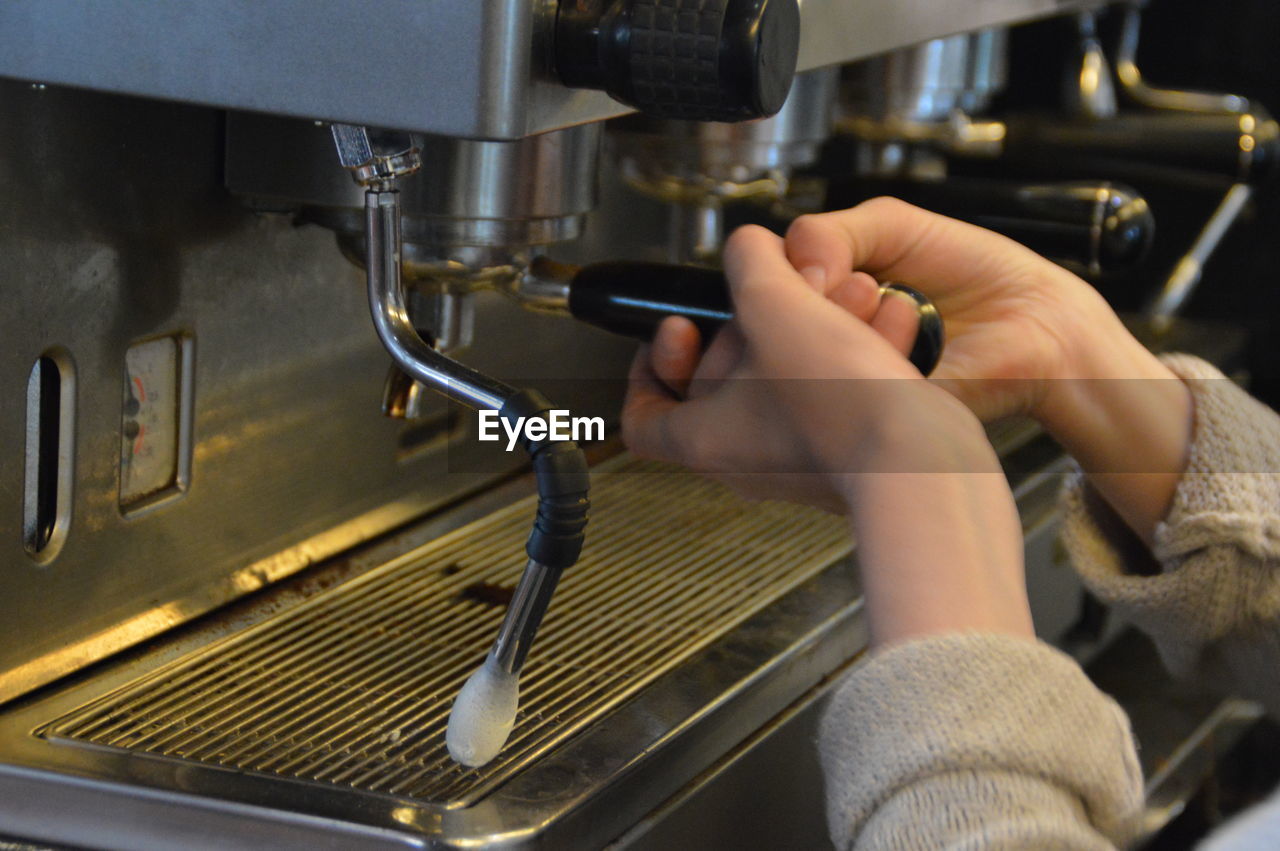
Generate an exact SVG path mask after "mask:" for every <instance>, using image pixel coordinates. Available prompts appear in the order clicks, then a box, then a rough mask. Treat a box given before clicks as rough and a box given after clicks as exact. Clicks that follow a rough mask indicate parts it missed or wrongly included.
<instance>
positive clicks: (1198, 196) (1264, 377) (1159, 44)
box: [997, 0, 1280, 407]
mask: <svg viewBox="0 0 1280 851" xmlns="http://www.w3.org/2000/svg"><path fill="white" fill-rule="evenodd" d="M1118 21H1119V15H1118V14H1115V13H1114V12H1112V13H1105V14H1104V15H1103V17H1102V19H1101V30H1100V35H1101V37H1102V39H1103V43H1104V44H1105V45H1107V47H1108V53H1110V52H1111V50H1110V47H1111V45H1113V44H1114V39H1115V35H1116V28H1117V25H1118ZM1075 39H1076V36H1075V25H1074V22H1073V21H1070V20H1055V21H1047V22H1042V23H1038V24H1033V25H1029V26H1026V27H1021V28H1018V29H1016V30H1014V32H1013V38H1012V40H1011V44H1010V59H1011V72H1012V73H1011V80H1010V86H1009V90H1008V92H1007V93H1006V95H1005V96H1004V97H1003V98H1002V99H1001V102H1000V103H998V104H997V107H998V108H1003V109H1022V108H1040V109H1043V108H1044V107H1045V106H1046V105H1047V104H1050V103H1053V102H1055V101H1057V100H1058V99H1059V98H1060V95H1059V92H1060V91H1061V86H1062V71H1061V69H1062V68H1063V67H1064V64H1063V63H1064V62H1065V61H1067V60H1068V57H1069V51H1070V50H1071V45H1072V44H1073V42H1074V41H1075ZM1138 67H1139V68H1140V69H1141V71H1142V73H1143V76H1144V78H1145V79H1146V81H1147V82H1148V83H1149V84H1151V85H1154V86H1160V87H1171V88H1187V89H1197V90H1205V91H1216V92H1230V93H1233V94H1240V95H1245V96H1247V97H1249V98H1250V99H1252V100H1254V101H1255V102H1256V103H1259V104H1261V105H1262V106H1263V107H1265V108H1266V109H1267V110H1268V111H1270V112H1271V113H1272V114H1275V113H1276V112H1277V111H1280V3H1277V2H1275V0H1216V2H1212V3H1210V2H1205V0H1152V2H1151V3H1150V4H1149V6H1148V7H1147V9H1146V11H1145V13H1144V15H1143V24H1142V38H1141V41H1140V43H1139V50H1138ZM1106 176H1107V177H1111V175H1106ZM1132 182H1133V184H1134V185H1135V186H1136V187H1137V188H1138V189H1139V190H1140V191H1142V192H1143V194H1144V195H1145V196H1146V197H1147V199H1148V200H1149V201H1150V203H1151V207H1152V210H1153V212H1154V213H1155V217H1156V233H1157V237H1156V242H1155V245H1154V246H1153V249H1152V253H1151V256H1150V257H1149V258H1148V259H1147V260H1146V261H1145V262H1144V264H1143V266H1142V268H1141V269H1140V270H1139V273H1138V274H1136V275H1131V276H1128V277H1127V278H1123V279H1118V280H1104V281H1101V282H1099V284H1098V286H1099V289H1101V290H1102V291H1103V292H1104V293H1105V294H1106V295H1107V296H1108V298H1109V299H1110V300H1111V301H1112V303H1113V304H1115V305H1116V306H1117V307H1118V308H1119V309H1121V310H1134V309H1137V308H1138V307H1139V306H1140V305H1141V304H1142V303H1143V301H1145V299H1146V298H1148V297H1150V295H1151V293H1152V292H1154V291H1155V290H1156V289H1157V288H1158V287H1159V286H1160V284H1161V283H1162V281H1163V279H1164V277H1165V276H1166V275H1167V274H1168V272H1169V270H1170V269H1171V268H1172V267H1173V265H1174V263H1175V262H1176V261H1177V259H1178V257H1179V256H1181V254H1182V253H1183V252H1185V251H1186V249H1187V248H1188V247H1189V245H1190V243H1191V240H1192V239H1193V238H1194V237H1195V235H1196V234H1197V233H1198V232H1199V229H1200V228H1201V227H1202V226H1203V224H1204V223H1205V221H1206V220H1207V219H1208V217H1209V215H1210V214H1211V213H1212V212H1213V210H1214V208H1215V207H1216V205H1217V203H1218V201H1219V200H1221V197H1222V194H1223V193H1224V192H1225V191H1226V189H1227V188H1228V186H1229V185H1230V184H1229V183H1228V182H1226V181H1217V180H1203V179H1201V180H1194V181H1192V180H1189V181H1187V183H1185V184H1184V185H1181V186H1178V185H1167V184H1164V185H1157V184H1151V183H1144V182H1143V181H1141V180H1133V181H1132ZM1184 315H1186V316H1187V317H1189V318H1199V319H1207V320H1218V321H1223V322H1227V323H1231V324H1236V325H1241V326H1243V327H1245V328H1246V329H1247V330H1248V332H1249V339H1250V342H1249V347H1248V350H1247V355H1246V358H1245V364H1244V366H1245V368H1246V369H1247V371H1248V373H1249V375H1250V387H1251V388H1252V390H1253V392H1254V393H1255V394H1257V395H1258V396H1260V397H1261V398H1263V399H1264V400H1265V401H1267V402H1268V403H1269V404H1271V405H1272V406H1273V407H1276V406H1278V405H1280V335H1278V334H1276V333H1275V325H1276V320H1277V318H1280V180H1276V179H1275V175H1274V174H1273V175H1272V179H1271V180H1269V181H1268V182H1267V183H1265V184H1264V185H1262V186H1260V187H1259V188H1258V190H1257V192H1256V194H1255V196H1254V200H1253V203H1252V207H1251V209H1250V210H1248V211H1246V213H1245V214H1244V216H1243V217H1242V219H1241V220H1240V221H1239V222H1238V223H1237V224H1236V226H1235V227H1234V228H1233V229H1232V230H1231V231H1230V233H1229V234H1228V235H1227V237H1226V238H1225V239H1224V240H1223V242H1222V244H1221V246H1220V247H1219V249H1218V251H1217V253H1216V254H1215V255H1214V257H1213V259H1212V260H1211V261H1210V263H1209V264H1208V266H1207V267H1206V268H1205V274H1204V278H1203V280H1202V281H1201V283H1200V286H1199V288H1198V289H1197V291H1196V292H1195V294H1194V295H1193V297H1192V299H1191V301H1190V302H1189V303H1188V304H1187V305H1186V307H1185V308H1184Z"/></svg>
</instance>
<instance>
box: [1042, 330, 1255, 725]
mask: <svg viewBox="0 0 1280 851" xmlns="http://www.w3.org/2000/svg"><path fill="white" fill-rule="evenodd" d="M1164 362H1165V363H1166V364H1167V365H1168V366H1169V367H1170V369H1172V370H1173V371H1174V372H1175V373H1176V374H1177V375H1178V376H1179V377H1180V378H1182V380H1183V381H1185V382H1186V383H1187V385H1188V386H1189V387H1190V388H1191V394H1192V397H1193V399H1194V409H1195V425H1194V431H1193V434H1192V442H1191V451H1190V456H1189V460H1188V467H1187V471H1186V473H1185V474H1184V475H1183V477H1182V480H1181V482H1180V483H1179V485H1178V489H1177V491H1176V492H1175V494H1174V499H1173V505H1172V506H1171V508H1170V511H1169V513H1168V515H1167V516H1166V518H1165V520H1164V522H1162V523H1161V524H1160V526H1159V527H1158V528H1157V529H1156V533H1155V540H1154V545H1153V548H1152V552H1151V553H1148V552H1147V551H1146V550H1145V548H1143V547H1141V546H1140V545H1138V544H1136V540H1135V538H1134V536H1133V535H1132V534H1131V533H1130V532H1129V531H1128V530H1127V529H1126V528H1125V527H1124V524H1123V523H1121V522H1120V521H1119V520H1118V519H1117V518H1116V516H1115V515H1114V514H1113V513H1112V512H1111V510H1110V509H1109V508H1108V507H1107V506H1106V505H1105V504H1104V503H1103V502H1102V500H1101V499H1099V498H1098V497H1097V496H1096V494H1094V493H1093V491H1092V490H1091V489H1090V488H1089V487H1088V485H1087V483H1086V481H1085V479H1084V477H1083V476H1082V475H1080V474H1078V473H1077V474H1076V475H1074V476H1073V477H1072V478H1071V479H1070V480H1069V481H1068V484H1067V488H1066V491H1065V500H1064V505H1065V528H1064V535H1063V541H1064V543H1065V544H1066V547H1067V552H1068V553H1069V554H1070V556H1071V560H1072V562H1073V564H1074V566H1075V568H1076V570H1077V571H1078V572H1079V574H1080V576H1081V577H1082V578H1083V580H1084V582H1085V584H1086V585H1087V586H1088V587H1089V588H1090V590H1092V591H1093V593H1094V594H1095V595H1097V596H1098V598H1099V599H1101V600H1102V601H1103V602H1104V603H1107V604H1108V605H1110V606H1111V608H1112V610H1113V611H1114V612H1116V613H1117V614H1118V615H1120V616H1121V617H1123V618H1124V619H1126V620H1127V621H1130V622H1132V623H1134V624H1135V625H1137V626H1138V627H1139V628H1140V629H1142V630H1143V631H1144V632H1146V633H1147V634H1148V635H1150V636H1151V638H1152V639H1153V640H1154V641H1155V642H1156V645H1157V647H1158V648H1159V650H1160V655H1161V657H1162V658H1163V659H1164V662H1165V664H1166V665H1167V666H1168V667H1169V669H1170V670H1171V671H1172V672H1173V673H1174V674H1175V675H1179V676H1194V677H1196V678H1197V679H1199V680H1200V681H1202V682H1204V681H1208V682H1214V683H1216V684H1218V685H1219V686H1220V687H1223V688H1226V689H1229V690H1231V691H1233V692H1234V693H1236V694H1240V695H1242V696H1246V697H1252V698H1254V699H1257V700H1260V701H1262V702H1263V703H1264V704H1265V705H1266V706H1267V708H1268V709H1269V710H1270V711H1271V712H1272V713H1273V714H1275V715H1280V416H1277V415H1276V414H1275V412H1273V411H1272V410H1270V409H1269V408H1267V407H1266V406H1264V405H1262V404H1261V403H1259V402H1258V401H1256V400H1255V399H1253V398H1252V397H1250V396H1249V395H1248V394H1247V393H1246V392H1245V391H1244V390H1242V389H1240V388H1239V387H1237V386H1236V385H1235V384H1234V383H1232V382H1231V381H1230V380H1228V379H1226V378H1224V377H1223V376H1222V374H1221V373H1220V372H1218V371H1217V370H1216V369H1214V368H1213V367H1212V366H1209V365H1208V364H1206V363H1204V362H1203V361H1200V360H1197V359H1196V358H1193V357H1189V356H1185V355H1172V356H1167V357H1165V358H1164ZM1152 556H1154V558H1152Z"/></svg>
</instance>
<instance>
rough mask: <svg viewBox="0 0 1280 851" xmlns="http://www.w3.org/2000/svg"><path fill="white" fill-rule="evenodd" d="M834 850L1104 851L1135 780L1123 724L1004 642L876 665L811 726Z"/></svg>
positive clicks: (893, 656) (975, 637) (883, 656)
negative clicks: (815, 726)
mask: <svg viewBox="0 0 1280 851" xmlns="http://www.w3.org/2000/svg"><path fill="white" fill-rule="evenodd" d="M818 751H819V755H820V758H821V761H822V766H823V775H824V778H825V781H826V787H827V788H826V798H827V819H828V827H829V829H830V832H831V838H832V840H833V841H834V842H835V844H836V847H837V848H839V849H842V851H843V849H851V848H855V847H856V848H858V849H904V851H905V849H918V848H973V849H977V848H982V849H1005V848H1007V849H1014V848H1017V849H1023V848H1055V849H1112V848H1115V847H1116V846H1122V845H1124V844H1125V842H1126V841H1127V840H1128V839H1130V838H1131V837H1132V836H1133V833H1134V829H1135V826H1136V825H1137V824H1138V823H1139V819H1140V814H1141V811H1142V774H1141V770H1140V768H1139V766H1138V758H1137V753H1136V752H1135V750H1134V745H1133V741H1132V738H1131V736H1130V732H1129V722H1128V719H1127V718H1126V717H1125V715H1124V712H1123V711H1122V710H1121V709H1120V707H1119V706H1117V705H1116V704H1115V702H1114V701H1112V700H1111V699H1110V698H1108V697H1106V696H1105V695H1103V694H1102V693H1101V692H1099V691H1098V690H1097V689H1096V688H1094V686H1093V685H1092V684H1091V683H1090V682H1089V680H1088V678H1086V677H1085V675H1084V672H1083V671H1081V670H1080V667H1079V665H1077V664H1076V663H1075V661H1074V660H1073V659H1071V658H1070V657H1068V656H1066V655H1064V654H1062V653H1060V652H1058V651H1057V650H1054V649H1053V648H1051V647H1049V646H1048V645H1045V644H1042V643H1039V642H1035V641H1031V640H1027V639H1021V638H1014V637H1011V636H998V635H980V634H956V635H943V636H932V637H928V638H922V639H917V640H914V641H909V642H904V643H903V644H899V645H894V646H891V647H888V648H886V649H884V650H881V651H877V652H875V653H873V654H872V656H871V657H870V658H869V659H868V660H867V661H865V662H863V663H861V664H860V665H858V666H857V667H855V668H854V670H853V672H852V673H851V675H850V676H849V677H848V678H847V679H846V680H845V682H844V683H842V684H841V686H840V687H839V688H838V689H836V691H835V692H834V693H833V695H832V697H831V700H830V702H829V703H828V704H827V706H826V708H825V712H824V715H823V718H822V721H821V724H820V726H819V734H818Z"/></svg>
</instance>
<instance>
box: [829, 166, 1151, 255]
mask: <svg viewBox="0 0 1280 851" xmlns="http://www.w3.org/2000/svg"><path fill="white" fill-rule="evenodd" d="M878 195H892V196H894V197H895V198H901V199H902V200H904V201H907V202H909V203H911V204H915V205H916V206H919V207H924V208H925V209H927V210H932V211H933V212H935V213H941V214H942V215H944V216H950V217H952V218H955V219H960V220H961V221H966V222H970V223H972V224H975V225H978V226H980V227H984V228H987V229H989V230H993V231H995V232H997V233H1001V234H1004V235H1005V236H1007V237H1009V238H1010V239H1013V240H1016V241H1017V242H1020V243H1022V244H1023V245H1025V246H1027V247H1028V248H1030V249H1031V250H1032V251H1034V252H1036V253H1037V254H1040V255H1043V256H1045V257H1048V258H1049V259H1051V260H1055V261H1058V262H1060V263H1062V264H1063V265H1066V266H1070V267H1072V268H1074V269H1077V270H1080V271H1084V272H1087V273H1088V274H1090V275H1098V274H1101V273H1103V272H1119V271H1124V270H1128V269H1132V268H1133V267H1134V266H1137V265H1138V264H1139V263H1141V262H1142V260H1143V259H1144V258H1145V257H1146V254H1147V251H1148V249H1149V248H1150V247H1151V243H1152V240H1153V239H1154V238H1155V228H1156V223H1155V218H1154V217H1153V216H1152V214H1151V208H1150V207H1149V206H1148V205H1147V202H1146V199H1145V198H1143V197H1142V195H1141V194H1140V193H1139V192H1138V191H1137V190H1136V189H1133V188H1131V187H1128V186H1125V185H1123V184H1120V183H1113V182H1111V181H1096V180H1095V181H1071V182H1064V183H1018V182H1013V181H1008V180H988V179H980V178H948V179H946V180H939V181H910V180H877V179H873V178H864V177H853V178H846V179H840V180H831V181H829V182H828V184H827V197H826V203H825V205H824V206H825V208H826V209H829V210H842V209H845V208H846V207H852V206H854V205H856V204H859V203H861V202H862V201H866V200H868V199H870V198H875V197H876V196H878Z"/></svg>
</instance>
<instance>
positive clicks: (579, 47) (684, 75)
mask: <svg viewBox="0 0 1280 851" xmlns="http://www.w3.org/2000/svg"><path fill="white" fill-rule="evenodd" d="M799 49H800V9H799V6H798V4H797V2H796V0H573V2H569V0H564V2H561V3H560V4H559V7H558V10H557V16H556V25H555V50H554V53H555V65H556V72H557V74H558V75H559V76H560V79H561V81H562V82H564V84H565V85H567V86H571V87H582V88H590V89H600V90H603V91H606V92H608V93H609V94H610V95H612V96H614V97H615V98H617V99H618V100H620V101H622V102H623V103H626V104H630V105H631V106H634V107H636V108H637V109H639V110H641V111H642V112H645V113H647V114H649V115H653V116H657V117H660V118H679V119H687V120H693V121H745V120H748V119H752V118H762V117H766V116H770V115H773V114H775V113H776V112H777V111H778V110H779V109H781V108H782V105H783V103H784V102H785V101H786V98H787V92H789V91H790V89H791V81H792V79H793V78H794V76H795V67H796V58H797V57H798V55H799Z"/></svg>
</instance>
